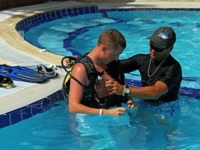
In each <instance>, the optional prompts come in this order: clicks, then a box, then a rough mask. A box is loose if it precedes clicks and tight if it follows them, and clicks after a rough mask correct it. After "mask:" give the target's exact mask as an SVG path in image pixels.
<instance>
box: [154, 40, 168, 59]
mask: <svg viewBox="0 0 200 150" xmlns="http://www.w3.org/2000/svg"><path fill="white" fill-rule="evenodd" d="M170 51H171V50H170V47H168V48H160V47H158V46H156V45H155V44H154V43H153V42H152V41H150V57H151V58H152V59H154V60H157V61H163V60H165V59H166V57H168V55H169V53H170Z"/></svg>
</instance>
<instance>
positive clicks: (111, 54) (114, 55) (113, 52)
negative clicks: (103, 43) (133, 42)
mask: <svg viewBox="0 0 200 150" xmlns="http://www.w3.org/2000/svg"><path fill="white" fill-rule="evenodd" d="M123 50H124V49H123V48H122V47H121V46H118V47H117V48H115V49H114V48H111V47H108V46H107V48H106V50H105V63H106V64H109V63H110V62H112V61H113V60H116V61H117V60H118V59H119V55H120V54H121V53H122V52H123Z"/></svg>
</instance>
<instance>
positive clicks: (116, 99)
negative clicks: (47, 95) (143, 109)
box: [62, 54, 127, 108]
mask: <svg viewBox="0 0 200 150" xmlns="http://www.w3.org/2000/svg"><path fill="white" fill-rule="evenodd" d="M86 55H87V54H85V55H83V56H82V57H81V58H79V59H76V58H74V57H68V56H65V57H64V58H63V59H62V66H63V67H64V65H63V60H65V59H66V58H69V59H70V60H71V61H73V65H72V66H71V67H70V68H68V69H66V68H65V67H64V69H65V71H66V72H67V74H66V76H65V78H64V81H63V88H62V91H63V93H64V95H67V96H68V94H69V89H70V80H69V79H70V78H72V79H74V80H75V81H76V82H78V83H79V84H80V85H81V86H83V87H84V92H83V97H82V100H81V103H82V104H84V105H86V106H89V107H93V108H109V107H113V106H121V103H126V102H127V97H124V96H120V95H115V94H114V95H110V96H107V97H104V98H98V95H97V93H96V91H95V89H94V86H96V87H97V88H98V87H100V84H99V80H100V79H101V76H102V75H103V73H104V72H98V71H97V70H96V68H95V67H94V64H93V62H92V60H91V59H90V57H88V56H86ZM75 63H82V64H83V65H84V67H85V69H86V72H87V77H88V79H89V81H90V84H89V86H85V85H83V84H82V83H81V82H80V81H78V80H77V79H76V78H75V77H74V76H72V75H71V71H72V69H73V66H74V64H75ZM106 72H107V73H108V74H110V75H111V76H112V77H113V79H114V80H116V81H118V82H119V83H120V84H123V85H124V84H125V77H124V74H123V71H122V70H121V67H120V63H119V61H113V62H111V63H110V64H109V65H108V68H107V70H106Z"/></svg>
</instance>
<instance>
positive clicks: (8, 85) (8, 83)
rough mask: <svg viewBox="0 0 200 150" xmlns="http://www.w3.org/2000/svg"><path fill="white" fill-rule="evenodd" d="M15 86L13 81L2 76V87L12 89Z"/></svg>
mask: <svg viewBox="0 0 200 150" xmlns="http://www.w3.org/2000/svg"><path fill="white" fill-rule="evenodd" d="M13 85H14V84H13V80H12V79H11V78H9V77H5V76H1V75H0V87H4V88H11V87H13Z"/></svg>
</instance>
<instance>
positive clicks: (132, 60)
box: [120, 55, 139, 73]
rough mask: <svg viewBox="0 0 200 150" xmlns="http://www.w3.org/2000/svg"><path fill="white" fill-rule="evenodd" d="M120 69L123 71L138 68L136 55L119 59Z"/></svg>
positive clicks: (126, 71)
mask: <svg viewBox="0 0 200 150" xmlns="http://www.w3.org/2000/svg"><path fill="white" fill-rule="evenodd" d="M120 63H121V66H122V70H123V72H124V73H128V72H132V71H135V70H137V69H138V65H139V64H138V57H137V55H134V56H132V57H129V58H128V59H122V60H120Z"/></svg>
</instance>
